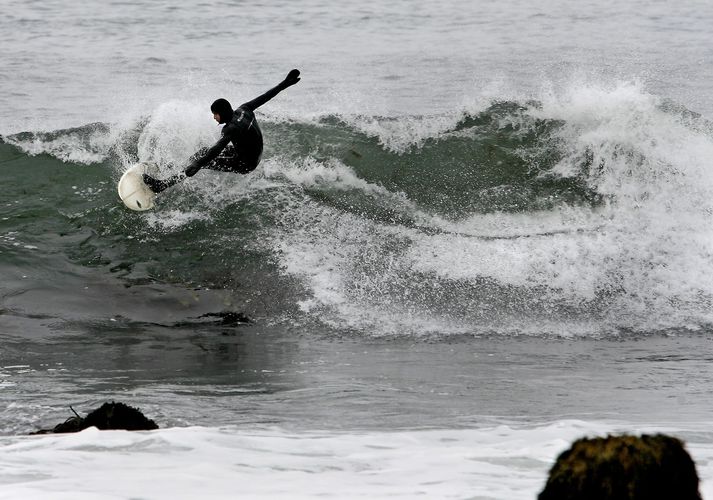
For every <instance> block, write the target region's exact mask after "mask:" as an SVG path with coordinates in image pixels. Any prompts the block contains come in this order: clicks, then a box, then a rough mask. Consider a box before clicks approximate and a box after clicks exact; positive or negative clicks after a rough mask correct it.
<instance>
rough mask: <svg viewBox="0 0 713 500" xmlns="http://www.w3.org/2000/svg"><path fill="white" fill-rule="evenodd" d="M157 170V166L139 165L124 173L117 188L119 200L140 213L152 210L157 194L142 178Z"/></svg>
mask: <svg viewBox="0 0 713 500" xmlns="http://www.w3.org/2000/svg"><path fill="white" fill-rule="evenodd" d="M155 169H156V167H155V165H152V164H150V163H137V164H135V165H133V166H131V168H129V170H127V171H126V172H124V175H122V176H121V179H119V185H118V186H117V189H118V190H119V198H121V201H123V202H124V205H126V206H127V207H128V208H130V209H131V210H136V211H139V212H141V211H144V210H151V209H152V208H153V207H154V200H155V199H156V194H155V193H154V192H153V191H151V189H150V188H149V187H148V186H147V185H146V184H144V180H143V178H142V176H143V174H144V173H151V172H153V171H154V170H155Z"/></svg>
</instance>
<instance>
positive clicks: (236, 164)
mask: <svg viewBox="0 0 713 500" xmlns="http://www.w3.org/2000/svg"><path fill="white" fill-rule="evenodd" d="M259 161H260V160H258V162H255V163H250V162H246V161H243V160H242V159H241V158H240V156H239V155H238V154H237V153H236V152H235V148H234V147H233V145H232V144H230V145H228V147H226V148H225V150H223V152H222V153H221V154H220V155H219V156H218V157H217V158H216V159H215V160H213V161H212V162H210V163H209V164H208V165H206V166H205V167H203V168H207V169H210V170H217V171H218V172H233V173H237V174H248V173H250V172H252V171H253V170H255V167H257V163H259Z"/></svg>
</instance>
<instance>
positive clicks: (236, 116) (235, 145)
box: [186, 86, 282, 176]
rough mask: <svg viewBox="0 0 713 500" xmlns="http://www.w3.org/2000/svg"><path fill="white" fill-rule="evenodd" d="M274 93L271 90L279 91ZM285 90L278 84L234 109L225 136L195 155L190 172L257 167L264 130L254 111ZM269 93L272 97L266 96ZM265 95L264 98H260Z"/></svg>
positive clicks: (249, 170) (226, 126)
mask: <svg viewBox="0 0 713 500" xmlns="http://www.w3.org/2000/svg"><path fill="white" fill-rule="evenodd" d="M276 89H277V91H276V92H274V94H272V95H270V93H271V92H273V91H274V90H276ZM280 90H282V89H280V88H279V86H278V87H275V89H272V90H271V91H269V92H267V93H266V94H263V95H262V96H260V97H258V98H257V99H254V100H252V101H250V102H246V103H245V104H243V105H241V106H240V107H239V108H238V109H236V110H235V111H233V112H232V116H231V117H230V119H229V120H228V121H227V123H226V124H225V126H224V127H223V130H222V132H221V137H220V139H219V140H218V142H216V143H215V144H214V145H213V146H212V147H210V148H203V149H201V150H200V151H198V152H197V153H196V154H195V155H193V156H192V157H191V164H190V165H189V166H188V168H187V169H186V175H188V176H190V175H193V174H194V173H195V172H198V170H200V169H201V168H208V169H211V170H220V171H221V172H236V173H239V174H247V173H250V172H252V171H253V170H255V168H256V167H257V166H258V164H259V163H260V158H261V157H262V146H263V141H262V131H261V130H260V126H259V125H258V123H257V120H256V119H255V113H254V112H253V110H254V109H255V108H257V107H258V106H260V105H261V104H264V103H265V102H267V101H268V100H269V99H271V98H272V97H273V96H274V95H277V93H278V92H279V91H280ZM266 96H268V97H266ZM261 98H264V100H260V99H261Z"/></svg>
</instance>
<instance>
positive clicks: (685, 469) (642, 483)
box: [538, 434, 701, 500]
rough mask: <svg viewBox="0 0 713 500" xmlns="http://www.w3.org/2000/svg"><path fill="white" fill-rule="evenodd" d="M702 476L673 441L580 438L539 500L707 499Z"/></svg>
mask: <svg viewBox="0 0 713 500" xmlns="http://www.w3.org/2000/svg"><path fill="white" fill-rule="evenodd" d="M698 482H699V480H698V474H697V473H696V466H695V464H694V463H693V460H692V459H691V457H690V455H689V454H688V452H686V450H685V448H684V446H683V443H682V442H681V441H680V440H678V439H676V438H673V437H669V436H665V435H663V434H657V435H654V436H650V435H643V436H641V437H637V436H629V435H623V436H608V437H606V438H594V439H580V440H577V441H575V442H574V443H573V444H572V446H571V447H570V449H569V450H567V451H565V452H563V453H562V454H561V455H560V456H559V457H558V458H557V461H556V462H555V464H554V465H553V466H552V469H551V470H550V475H549V478H548V479H547V484H546V485H545V488H544V490H542V492H541V493H540V495H539V496H538V500H565V499H572V500H574V499H577V500H640V499H641V500H643V499H646V500H650V499H658V498H661V499H674V498H675V499H676V500H701V495H700V493H699V491H698Z"/></svg>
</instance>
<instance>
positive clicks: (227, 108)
mask: <svg viewBox="0 0 713 500" xmlns="http://www.w3.org/2000/svg"><path fill="white" fill-rule="evenodd" d="M210 110H211V111H212V112H213V118H215V121H217V122H218V123H228V122H229V121H230V119H231V118H232V117H233V107H232V106H231V105H230V103H229V102H228V101H227V100H226V99H223V98H222V97H221V98H220V99H217V100H216V101H215V102H214V103H213V104H211V106H210Z"/></svg>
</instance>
